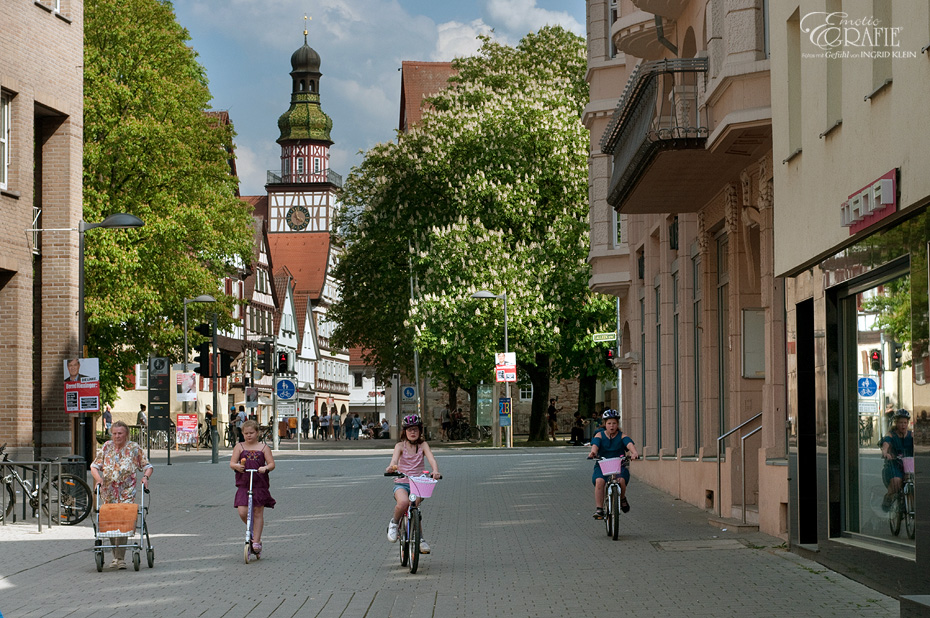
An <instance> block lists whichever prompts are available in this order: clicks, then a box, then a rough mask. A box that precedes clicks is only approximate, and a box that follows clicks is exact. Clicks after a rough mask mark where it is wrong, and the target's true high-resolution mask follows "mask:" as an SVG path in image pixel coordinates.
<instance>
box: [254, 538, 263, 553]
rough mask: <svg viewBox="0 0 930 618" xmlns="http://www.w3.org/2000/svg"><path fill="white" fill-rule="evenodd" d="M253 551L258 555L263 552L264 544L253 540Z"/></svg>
mask: <svg viewBox="0 0 930 618" xmlns="http://www.w3.org/2000/svg"><path fill="white" fill-rule="evenodd" d="M252 553H253V554H255V555H256V556H257V555H259V554H260V553H262V544H261V543H257V542H255V541H253V542H252Z"/></svg>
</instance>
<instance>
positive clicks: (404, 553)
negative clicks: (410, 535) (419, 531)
mask: <svg viewBox="0 0 930 618" xmlns="http://www.w3.org/2000/svg"><path fill="white" fill-rule="evenodd" d="M397 542H398V543H399V544H400V566H407V562H408V561H409V560H410V547H409V545H408V544H407V516H406V515H405V516H403V517H401V519H400V523H399V524H398V525H397Z"/></svg>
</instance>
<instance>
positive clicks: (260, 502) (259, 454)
mask: <svg viewBox="0 0 930 618" xmlns="http://www.w3.org/2000/svg"><path fill="white" fill-rule="evenodd" d="M242 457H243V458H245V469H246V470H258V469H259V468H261V467H262V466H264V465H265V451H264V450H261V451H242ZM249 476H250V475H249V473H248V472H236V487H237V488H238V489H237V490H236V500H235V502H234V503H233V506H249ZM251 476H254V477H255V478H254V479H252V505H253V506H267V507H268V508H270V509H273V508H274V505H275V500H274V498H272V497H271V492H270V491H268V487H269V486H270V482H269V479H268V474H261V473H259V472H256V473H255V474H253V475H251Z"/></svg>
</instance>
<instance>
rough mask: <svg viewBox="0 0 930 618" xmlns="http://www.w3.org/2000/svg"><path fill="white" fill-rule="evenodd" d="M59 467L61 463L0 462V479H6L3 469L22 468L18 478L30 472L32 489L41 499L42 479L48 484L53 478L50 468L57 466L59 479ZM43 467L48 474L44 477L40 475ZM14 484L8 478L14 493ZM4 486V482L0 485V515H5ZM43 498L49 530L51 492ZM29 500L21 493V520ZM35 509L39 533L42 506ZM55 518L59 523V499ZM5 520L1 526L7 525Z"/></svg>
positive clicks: (24, 517)
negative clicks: (46, 480)
mask: <svg viewBox="0 0 930 618" xmlns="http://www.w3.org/2000/svg"><path fill="white" fill-rule="evenodd" d="M61 465H62V462H61V461H0V479H6V475H5V474H4V473H3V468H14V467H18V468H22V469H23V474H20V476H22V477H23V478H25V477H26V476H27V473H28V472H31V473H32V484H33V489H36V492H37V495H38V496H39V498H40V499H41V498H43V495H42V491H41V484H42V479H43V478H46V479H48V481H49V483H51V481H52V479H53V478H55V477H53V476H52V466H58V477H59V478H60V477H61ZM43 466H45V467H47V468H48V473H47V475H46V476H44V477H43V475H42V467H43ZM15 483H16V481H14V480H13V479H12V478H10V486H11V487H12V488H13V491H14V492H15V491H16V487H15V486H14V484H15ZM5 485H6V483H5V482H3V483H0V513H6V505H7V502H6V489H5V488H4V486H5ZM22 489H25V488H22ZM44 498H45V501H46V508H45V512H46V513H47V515H48V522H47V526H48V527H49V528H51V527H52V492H51V491H47V492H45V495H44ZM30 499H31V496H27V495H26V493H25V491H23V500H22V502H23V519H26V506H27V505H28V504H29V500H30ZM37 507H38V509H37V510H36V520H38V523H39V532H42V515H41V509H42V505H41V504H37ZM55 516H56V521H61V500H60V499H59V500H58V512H57V513H56V514H55ZM6 519H7V518H6V517H5V516H4V517H3V522H2V525H4V526H5V525H6V523H7V521H6Z"/></svg>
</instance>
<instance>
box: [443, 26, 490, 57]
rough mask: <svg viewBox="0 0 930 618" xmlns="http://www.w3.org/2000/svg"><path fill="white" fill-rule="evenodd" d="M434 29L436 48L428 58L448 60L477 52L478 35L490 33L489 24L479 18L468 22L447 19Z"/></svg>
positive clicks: (479, 44) (479, 43)
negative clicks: (436, 35) (447, 20)
mask: <svg viewBox="0 0 930 618" xmlns="http://www.w3.org/2000/svg"><path fill="white" fill-rule="evenodd" d="M436 31H437V34H438V39H437V41H436V49H434V50H433V54H432V56H431V57H430V60H433V61H436V62H448V61H450V60H452V59H454V58H459V57H462V56H471V55H473V54H474V53H475V52H477V51H478V48H479V47H481V42H480V41H478V35H481V34H491V26H489V25H487V24H486V23H484V21H483V20H481V19H476V20H474V21H472V22H471V23H468V24H463V23H460V22H457V21H449V22H446V23H444V24H439V26H437V28H436Z"/></svg>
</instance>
